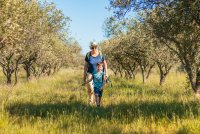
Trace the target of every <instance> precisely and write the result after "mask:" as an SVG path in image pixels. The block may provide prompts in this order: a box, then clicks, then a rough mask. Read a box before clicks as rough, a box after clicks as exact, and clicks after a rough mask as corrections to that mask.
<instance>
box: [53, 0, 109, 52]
mask: <svg viewBox="0 0 200 134" xmlns="http://www.w3.org/2000/svg"><path fill="white" fill-rule="evenodd" d="M53 2H54V3H55V4H56V6H57V8H58V9H60V10H62V12H63V13H64V15H65V16H68V17H70V19H71V20H72V21H71V23H70V32H71V35H72V36H73V37H75V38H76V39H77V41H78V42H79V44H80V46H81V47H82V53H83V54H85V53H86V52H87V51H89V42H90V41H96V42H99V41H101V40H103V39H105V38H106V37H105V36H104V35H105V34H104V31H103V28H102V26H103V23H104V20H105V19H106V18H107V17H109V16H111V15H112V13H111V12H109V11H108V10H107V9H105V7H107V6H109V0H53Z"/></svg>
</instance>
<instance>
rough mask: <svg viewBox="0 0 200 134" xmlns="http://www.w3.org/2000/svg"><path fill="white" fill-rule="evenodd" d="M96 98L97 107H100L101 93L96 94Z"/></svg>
mask: <svg viewBox="0 0 200 134" xmlns="http://www.w3.org/2000/svg"><path fill="white" fill-rule="evenodd" d="M95 99H96V105H97V107H99V106H100V104H99V94H95Z"/></svg>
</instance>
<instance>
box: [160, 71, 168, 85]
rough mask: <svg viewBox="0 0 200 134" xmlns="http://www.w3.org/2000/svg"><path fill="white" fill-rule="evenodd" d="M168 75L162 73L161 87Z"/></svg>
mask: <svg viewBox="0 0 200 134" xmlns="http://www.w3.org/2000/svg"><path fill="white" fill-rule="evenodd" d="M166 76H167V75H164V73H160V86H162V85H163V83H164V82H165V78H166Z"/></svg>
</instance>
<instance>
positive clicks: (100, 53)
mask: <svg viewBox="0 0 200 134" xmlns="http://www.w3.org/2000/svg"><path fill="white" fill-rule="evenodd" d="M99 55H100V57H101V60H102V57H103V54H102V52H101V51H99ZM86 56H87V59H89V58H90V56H91V52H88V53H87V55H86Z"/></svg>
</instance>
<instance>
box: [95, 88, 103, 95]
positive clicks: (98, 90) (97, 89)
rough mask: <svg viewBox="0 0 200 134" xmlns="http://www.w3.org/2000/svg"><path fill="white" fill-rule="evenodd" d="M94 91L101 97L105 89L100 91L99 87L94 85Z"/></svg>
mask: <svg viewBox="0 0 200 134" xmlns="http://www.w3.org/2000/svg"><path fill="white" fill-rule="evenodd" d="M94 93H95V94H98V96H99V97H102V94H103V91H100V89H99V88H96V87H94Z"/></svg>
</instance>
